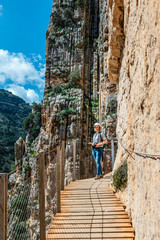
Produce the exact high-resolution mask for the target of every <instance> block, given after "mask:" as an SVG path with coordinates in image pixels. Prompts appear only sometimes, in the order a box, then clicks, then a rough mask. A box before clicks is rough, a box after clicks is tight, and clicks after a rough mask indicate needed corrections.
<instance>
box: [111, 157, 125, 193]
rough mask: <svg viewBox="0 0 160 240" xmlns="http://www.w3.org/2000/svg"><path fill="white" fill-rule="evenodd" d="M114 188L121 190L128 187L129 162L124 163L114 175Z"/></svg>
mask: <svg viewBox="0 0 160 240" xmlns="http://www.w3.org/2000/svg"><path fill="white" fill-rule="evenodd" d="M112 178H113V186H114V187H115V190H116V191H117V190H121V189H122V188H125V187H126V185H127V161H124V163H123V164H122V165H120V166H119V167H118V168H117V169H116V170H115V171H114V173H113V177H112Z"/></svg>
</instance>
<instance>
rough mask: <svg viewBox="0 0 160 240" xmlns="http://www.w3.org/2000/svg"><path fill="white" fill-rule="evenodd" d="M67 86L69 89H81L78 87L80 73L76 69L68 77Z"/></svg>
mask: <svg viewBox="0 0 160 240" xmlns="http://www.w3.org/2000/svg"><path fill="white" fill-rule="evenodd" d="M68 84H69V86H70V87H77V88H79V87H81V85H80V73H79V70H78V69H74V70H73V71H71V72H70V74H69V76H68Z"/></svg>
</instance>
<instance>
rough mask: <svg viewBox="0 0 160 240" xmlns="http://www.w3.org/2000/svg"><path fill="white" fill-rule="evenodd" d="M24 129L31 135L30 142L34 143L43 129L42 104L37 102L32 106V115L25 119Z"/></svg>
mask: <svg viewBox="0 0 160 240" xmlns="http://www.w3.org/2000/svg"><path fill="white" fill-rule="evenodd" d="M23 128H24V130H27V131H28V133H29V137H28V139H29V141H30V142H33V140H34V139H35V138H36V137H37V136H38V134H39V132H40V128H41V104H37V103H35V102H34V103H33V104H32V113H30V114H29V116H28V117H26V118H25V119H24V121H23Z"/></svg>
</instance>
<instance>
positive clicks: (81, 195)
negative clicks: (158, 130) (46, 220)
mask: <svg viewBox="0 0 160 240" xmlns="http://www.w3.org/2000/svg"><path fill="white" fill-rule="evenodd" d="M109 181H110V176H109V175H106V176H105V177H104V178H101V179H100V180H94V179H93V178H90V179H85V180H80V181H76V182H72V183H71V184H69V185H68V186H66V187H65V190H64V191H62V192H61V199H62V209H61V210H62V211H61V213H57V214H56V216H55V218H54V220H53V222H52V224H51V226H50V229H49V231H48V234H47V240H52V239H57V240H63V239H69V240H74V239H79V240H85V239H90V240H91V239H94V240H100V239H107V240H134V231H133V228H132V226H131V222H130V220H129V217H128V214H127V213H126V212H125V210H124V205H123V204H122V203H121V202H120V200H119V199H118V198H117V197H116V196H115V194H114V193H113V191H112V189H111V188H110V187H109Z"/></svg>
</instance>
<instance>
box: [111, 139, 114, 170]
mask: <svg viewBox="0 0 160 240" xmlns="http://www.w3.org/2000/svg"><path fill="white" fill-rule="evenodd" d="M111 149H112V171H113V167H114V141H113V140H111Z"/></svg>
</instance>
